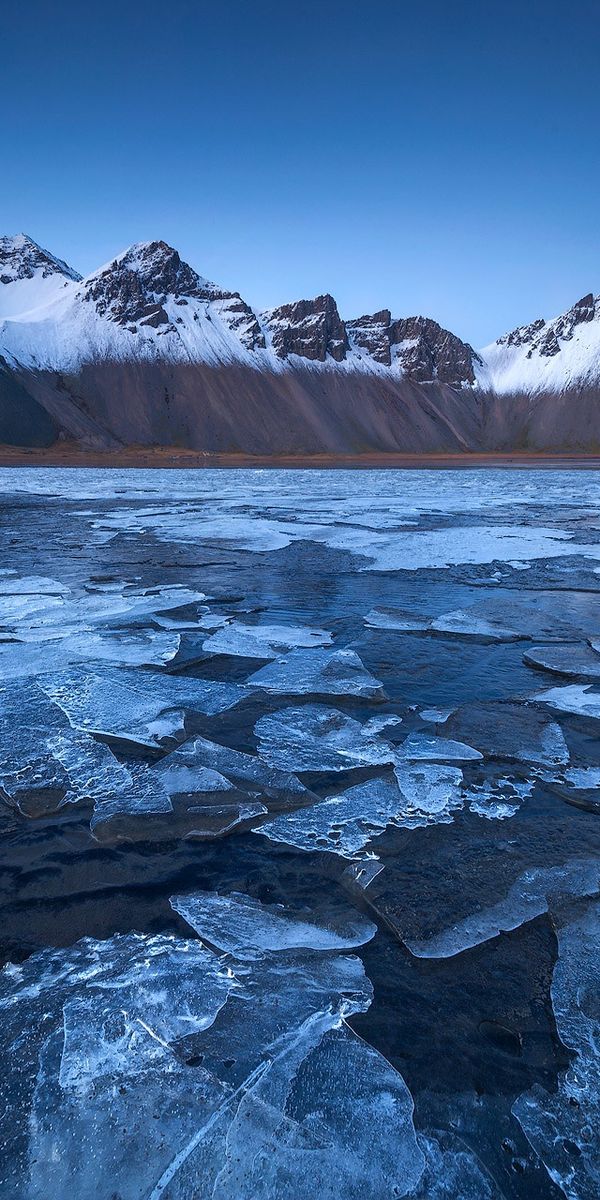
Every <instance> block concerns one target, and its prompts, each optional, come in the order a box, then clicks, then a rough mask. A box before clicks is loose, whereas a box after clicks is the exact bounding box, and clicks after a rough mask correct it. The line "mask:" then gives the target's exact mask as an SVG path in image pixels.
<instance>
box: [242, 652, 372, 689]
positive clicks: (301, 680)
mask: <svg viewBox="0 0 600 1200" xmlns="http://www.w3.org/2000/svg"><path fill="white" fill-rule="evenodd" d="M247 683H248V686H249V687H255V688H262V689H263V691H265V692H275V693H280V694H282V695H288V696H291V695H313V696H327V695H333V696H362V697H363V698H364V699H366V700H383V699H384V698H385V694H384V691H383V688H382V686H381V683H380V682H379V680H378V679H375V676H374V675H371V672H370V671H367V669H366V667H365V665H364V663H363V662H362V661H361V659H360V658H359V657H358V654H355V652H354V650H297V651H296V652H295V653H293V654H288V655H286V657H285V658H279V659H277V661H276V662H273V663H269V664H268V665H267V666H266V667H261V669H260V671H257V672H256V673H255V674H254V675H251V676H250V678H249V679H248V680H247Z"/></svg>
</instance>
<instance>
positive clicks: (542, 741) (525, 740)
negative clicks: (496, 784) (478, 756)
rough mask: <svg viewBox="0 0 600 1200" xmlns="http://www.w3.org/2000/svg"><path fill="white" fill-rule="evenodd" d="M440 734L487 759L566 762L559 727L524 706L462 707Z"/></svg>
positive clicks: (552, 764)
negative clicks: (472, 749)
mask: <svg viewBox="0 0 600 1200" xmlns="http://www.w3.org/2000/svg"><path fill="white" fill-rule="evenodd" d="M536 698H537V697H536ZM443 732H444V735H445V736H446V735H448V736H451V737H456V738H458V739H459V740H461V741H463V740H464V741H465V742H467V743H468V744H469V745H470V746H474V747H475V748H476V749H477V750H479V751H480V752H481V753H482V754H484V755H485V756H486V757H488V758H493V759H505V760H506V761H508V762H524V763H533V764H536V765H539V766H544V767H555V766H563V765H564V764H565V763H567V762H568V761H569V751H568V749H567V744H566V742H565V739H564V735H563V732H562V729H561V728H560V725H557V723H556V722H555V721H551V720H549V719H548V718H547V717H546V716H545V715H544V713H541V712H538V711H537V710H536V709H534V708H531V707H529V706H528V705H526V704H514V703H509V702H506V701H493V700H490V701H482V702H481V703H475V702H474V703H472V704H465V705H463V706H462V707H460V708H458V709H457V710H456V711H455V712H454V713H452V715H451V716H450V717H449V718H448V720H447V721H446V722H445V723H444V728H443Z"/></svg>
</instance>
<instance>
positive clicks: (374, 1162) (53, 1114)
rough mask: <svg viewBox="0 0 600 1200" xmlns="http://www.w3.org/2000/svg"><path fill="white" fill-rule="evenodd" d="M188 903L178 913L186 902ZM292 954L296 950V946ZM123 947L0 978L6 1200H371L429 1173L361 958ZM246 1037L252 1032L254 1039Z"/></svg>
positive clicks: (165, 940) (145, 940)
mask: <svg viewBox="0 0 600 1200" xmlns="http://www.w3.org/2000/svg"><path fill="white" fill-rule="evenodd" d="M188 899H189V898H188ZM292 940H293V939H292ZM231 963H232V959H231V958H228V959H227V960H224V959H222V958H221V957H219V956H218V955H215V954H212V953H211V952H210V951H208V950H206V949H205V948H204V947H202V946H201V945H200V943H199V942H189V941H184V940H182V939H178V938H169V937H160V936H159V937H146V936H135V935H128V936H125V937H113V938H110V939H108V940H107V941H105V942H92V941H84V942H80V943H78V944H77V945H75V946H74V947H71V948H70V949H69V950H50V951H44V952H43V953H41V954H37V955H34V956H32V957H31V958H30V959H28V960H27V961H26V962H25V963H23V964H21V965H20V966H12V965H9V967H7V968H6V969H5V970H4V972H3V973H2V974H1V975H0V1012H1V1013H2V1022H1V1023H0V1041H1V1043H2V1047H3V1053H4V1061H5V1063H6V1064H8V1062H9V1061H18V1063H19V1071H18V1073H16V1072H14V1071H10V1070H8V1069H6V1070H4V1071H3V1072H2V1074H1V1078H0V1093H1V1095H0V1101H1V1103H2V1111H3V1112H4V1114H5V1121H4V1123H3V1128H2V1140H3V1142H4V1145H3V1152H4V1153H3V1156H2V1166H3V1170H2V1175H1V1176H0V1197H1V1198H2V1200H9V1198H10V1200H36V1198H38V1197H39V1200H41V1197H42V1196H56V1197H59V1196H60V1197H62V1196H67V1195H71V1194H72V1195H74V1196H82V1197H83V1196H94V1197H95V1198H96V1200H113V1198H114V1197H115V1196H117V1195H118V1196H119V1197H120V1200H139V1197H140V1196H143V1197H145V1200H187V1198H189V1197H190V1196H192V1195H193V1196H194V1197H195V1198H196V1200H257V1198H258V1200H267V1198H268V1200H272V1198H273V1197H275V1196H277V1197H278V1198H281V1200H303V1198H304V1197H306V1198H307V1200H308V1197H312V1196H313V1195H315V1194H316V1195H318V1196H319V1197H323V1198H324V1200H336V1198H338V1197H339V1196H340V1195H344V1196H345V1197H347V1198H348V1200H380V1198H381V1196H382V1195H383V1194H384V1193H385V1192H386V1189H388V1188H391V1189H392V1193H393V1194H394V1195H396V1196H405V1195H406V1196H408V1195H410V1194H411V1193H412V1192H413V1191H414V1189H415V1188H416V1187H417V1185H418V1184H419V1180H420V1178H421V1175H422V1172H423V1168H424V1163H425V1157H424V1154H423V1151H422V1149H421V1148H420V1146H419V1143H418V1140H417V1136H416V1133H415V1129H414V1124H413V1104H412V1099H411V1096H410V1093H409V1091H408V1089H407V1087H406V1085H405V1083H404V1081H403V1080H402V1077H401V1076H400V1075H399V1074H398V1073H397V1072H396V1071H395V1070H394V1069H393V1068H392V1067H391V1066H390V1064H389V1063H388V1062H387V1061H386V1060H385V1059H384V1058H382V1056H381V1055H379V1054H378V1053H377V1052H376V1051H375V1050H373V1049H371V1047H369V1046H367V1045H366V1044H365V1043H364V1042H363V1041H361V1039H360V1038H358V1037H357V1036H356V1034H354V1033H353V1032H352V1031H351V1030H350V1029H349V1027H348V1026H347V1024H346V1023H345V1022H346V1018H347V1017H348V1016H349V1015H351V1014H352V1013H356V1012H361V1011H362V1012H364V1011H365V1010H366V1009H367V1008H368V1006H369V1004H370V1002H371V996H372V990H371V987H370V985H369V983H368V981H367V980H366V978H365V975H364V970H363V967H362V964H361V962H360V960H358V959H357V958H354V957H349V956H346V955H343V954H339V953H332V952H331V951H329V952H327V951H323V950H321V951H320V952H319V951H317V952H315V951H312V950H304V951H298V950H293V949H291V950H288V951H287V952H286V953H285V954H283V955H282V954H281V952H278V951H275V952H271V951H268V950H266V951H264V953H263V954H262V956H261V957H259V958H258V959H256V960H254V961H252V962H246V963H241V962H239V961H238V962H235V964H234V968H232V965H231ZM249 1031H251V1033H249Z"/></svg>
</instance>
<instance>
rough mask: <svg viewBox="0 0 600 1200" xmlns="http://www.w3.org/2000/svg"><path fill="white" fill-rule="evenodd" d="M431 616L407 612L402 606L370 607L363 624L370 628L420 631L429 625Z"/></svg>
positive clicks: (409, 631) (404, 631)
mask: <svg viewBox="0 0 600 1200" xmlns="http://www.w3.org/2000/svg"><path fill="white" fill-rule="evenodd" d="M432 619H433V618H432V617H425V616H422V615H421V614H419V613H411V612H407V611H406V610H405V609H403V608H384V607H379V608H372V609H371V610H370V612H368V613H367V615H366V617H365V625H368V626H370V627H371V628H372V629H398V630H400V631H401V632H402V633H421V632H423V630H427V629H429V628H430V626H431V621H432Z"/></svg>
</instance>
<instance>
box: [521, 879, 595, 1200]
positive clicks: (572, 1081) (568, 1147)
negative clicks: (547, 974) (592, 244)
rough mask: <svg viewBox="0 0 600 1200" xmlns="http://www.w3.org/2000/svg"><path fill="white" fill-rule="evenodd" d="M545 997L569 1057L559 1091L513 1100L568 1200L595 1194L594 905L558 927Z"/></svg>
mask: <svg viewBox="0 0 600 1200" xmlns="http://www.w3.org/2000/svg"><path fill="white" fill-rule="evenodd" d="M557 937H558V961H557V963H556V966H555V968H554V975H553V979H552V987H551V995H552V1007H553V1009H554V1016H555V1018H556V1027H557V1030H558V1033H559V1036H560V1038H561V1041H562V1042H563V1044H564V1045H565V1046H567V1048H568V1049H569V1050H571V1051H572V1052H573V1054H574V1056H575V1057H574V1060H573V1062H572V1064H571V1066H570V1067H569V1068H568V1070H567V1071H566V1072H565V1073H564V1075H562V1076H561V1077H560V1079H559V1084H558V1088H557V1090H556V1091H555V1092H552V1093H549V1092H547V1091H545V1089H544V1088H542V1087H540V1086H539V1084H538V1085H536V1086H535V1087H533V1088H532V1089H531V1091H529V1092H525V1093H523V1095H521V1096H519V1098H518V1099H517V1100H516V1101H515V1103H514V1105H513V1109H512V1111H513V1113H514V1115H515V1116H516V1118H517V1120H518V1122H519V1124H520V1126H521V1128H522V1130H523V1132H524V1134H525V1136H526V1138H527V1140H528V1141H529V1142H530V1144H531V1146H532V1147H533V1149H534V1150H535V1152H536V1154H537V1155H539V1157H540V1158H541V1160H542V1162H543V1163H544V1166H545V1167H546V1170H547V1172H548V1174H549V1176H550V1178H551V1179H552V1181H553V1182H554V1183H555V1184H556V1185H557V1186H558V1187H559V1188H560V1189H561V1190H562V1191H563V1193H564V1195H565V1196H566V1197H567V1198H568V1200H597V1197H598V1195H600V1146H599V1142H598V1130H599V1129H600V1058H599V1056H598V1013H599V997H600V904H599V903H598V901H594V902H593V903H592V904H590V906H589V907H588V909H587V911H586V912H585V913H584V914H583V916H581V917H579V918H578V919H577V920H575V921H573V922H572V923H571V924H568V925H566V926H565V927H563V928H559V929H558V931H557Z"/></svg>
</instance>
